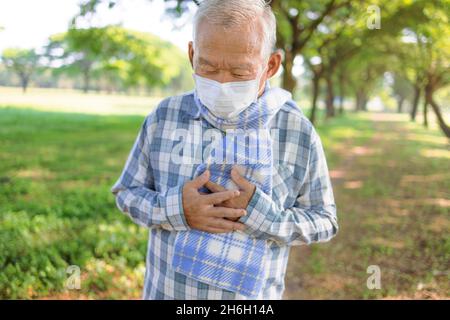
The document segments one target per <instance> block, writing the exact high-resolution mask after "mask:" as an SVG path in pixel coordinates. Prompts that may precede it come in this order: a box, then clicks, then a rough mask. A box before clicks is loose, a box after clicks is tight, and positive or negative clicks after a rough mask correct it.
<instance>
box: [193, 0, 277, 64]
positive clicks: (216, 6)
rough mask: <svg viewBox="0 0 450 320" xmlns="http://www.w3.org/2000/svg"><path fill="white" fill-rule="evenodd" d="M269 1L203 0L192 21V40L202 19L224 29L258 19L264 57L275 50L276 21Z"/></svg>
mask: <svg viewBox="0 0 450 320" xmlns="http://www.w3.org/2000/svg"><path fill="white" fill-rule="evenodd" d="M270 1H271V0H268V1H266V0H204V1H202V2H201V3H200V6H199V8H198V10H197V12H196V13H195V16H194V21H193V39H194V45H195V41H196V34H197V28H198V25H199V24H200V22H201V21H202V19H203V18H206V19H207V20H208V23H210V24H213V25H219V26H224V27H236V26H242V25H247V24H248V23H249V22H250V23H251V22H253V21H255V20H256V19H255V17H256V18H259V20H260V21H261V24H262V27H263V32H264V34H263V48H262V53H263V56H264V57H268V56H269V55H270V54H271V53H272V52H273V50H274V49H275V43H276V28H277V24H276V19H275V15H274V14H273V12H272V9H271V7H270V5H269V4H270Z"/></svg>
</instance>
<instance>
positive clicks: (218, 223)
mask: <svg viewBox="0 0 450 320" xmlns="http://www.w3.org/2000/svg"><path fill="white" fill-rule="evenodd" d="M209 226H210V227H211V228H218V229H227V230H229V232H231V231H234V230H241V231H244V230H245V225H244V224H243V223H240V222H233V221H230V220H227V219H222V218H214V219H213V220H212V221H211V222H210V223H209Z"/></svg>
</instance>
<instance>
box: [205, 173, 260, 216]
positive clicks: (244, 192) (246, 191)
mask: <svg viewBox="0 0 450 320" xmlns="http://www.w3.org/2000/svg"><path fill="white" fill-rule="evenodd" d="M231 179H232V180H233V181H234V183H236V185H237V186H238V187H239V189H240V194H239V196H237V197H233V198H231V199H227V200H225V201H223V202H221V203H219V204H217V205H216V206H221V207H226V208H234V209H246V208H247V206H248V204H249V202H250V200H251V198H252V197H253V194H254V193H255V189H256V186H255V185H254V184H252V183H251V182H249V181H248V180H247V179H245V178H244V177H243V176H241V175H240V174H239V172H238V171H237V170H236V168H233V169H232V170H231ZM205 186H206V187H207V188H208V189H209V190H210V191H211V192H214V193H213V194H218V193H221V192H226V191H227V189H225V188H224V187H222V186H221V185H219V184H217V183H214V182H212V181H208V182H206V184H205ZM239 218H240V217H231V218H228V217H227V219H229V220H232V221H237V220H239Z"/></svg>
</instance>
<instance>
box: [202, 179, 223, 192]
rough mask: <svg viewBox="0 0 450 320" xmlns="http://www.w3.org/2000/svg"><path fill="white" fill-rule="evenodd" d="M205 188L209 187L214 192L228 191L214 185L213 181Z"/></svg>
mask: <svg viewBox="0 0 450 320" xmlns="http://www.w3.org/2000/svg"><path fill="white" fill-rule="evenodd" d="M205 187H207V188H208V189H209V190H210V191H212V192H221V191H225V190H227V189H225V188H224V187H222V186H221V185H220V184H217V183H214V182H212V181H208V182H207V183H206V184H205Z"/></svg>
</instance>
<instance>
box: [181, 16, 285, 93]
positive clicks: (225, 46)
mask: <svg viewBox="0 0 450 320" xmlns="http://www.w3.org/2000/svg"><path fill="white" fill-rule="evenodd" d="M252 28H253V29H252ZM262 32H263V31H262V26H261V24H260V23H252V24H248V25H246V26H242V27H233V28H226V27H222V26H216V25H212V24H210V23H208V21H207V20H206V19H203V20H202V21H201V22H200V24H199V26H198V28H197V35H196V36H197V45H196V48H195V50H194V47H193V43H192V42H190V43H189V59H190V61H191V64H192V66H193V68H194V71H195V73H196V74H198V75H200V76H202V77H205V78H208V79H211V80H215V81H218V82H221V83H224V82H236V81H246V80H253V79H256V78H257V77H258V76H259V77H260V83H259V93H258V96H259V95H261V94H262V92H263V90H264V83H265V81H266V80H267V79H268V78H270V77H271V76H273V75H274V74H275V73H276V72H277V70H278V68H279V66H280V63H281V56H280V54H279V53H274V54H272V55H271V56H270V58H269V61H267V57H264V56H263V52H262V48H263V36H262V35H263V33H262Z"/></svg>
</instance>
